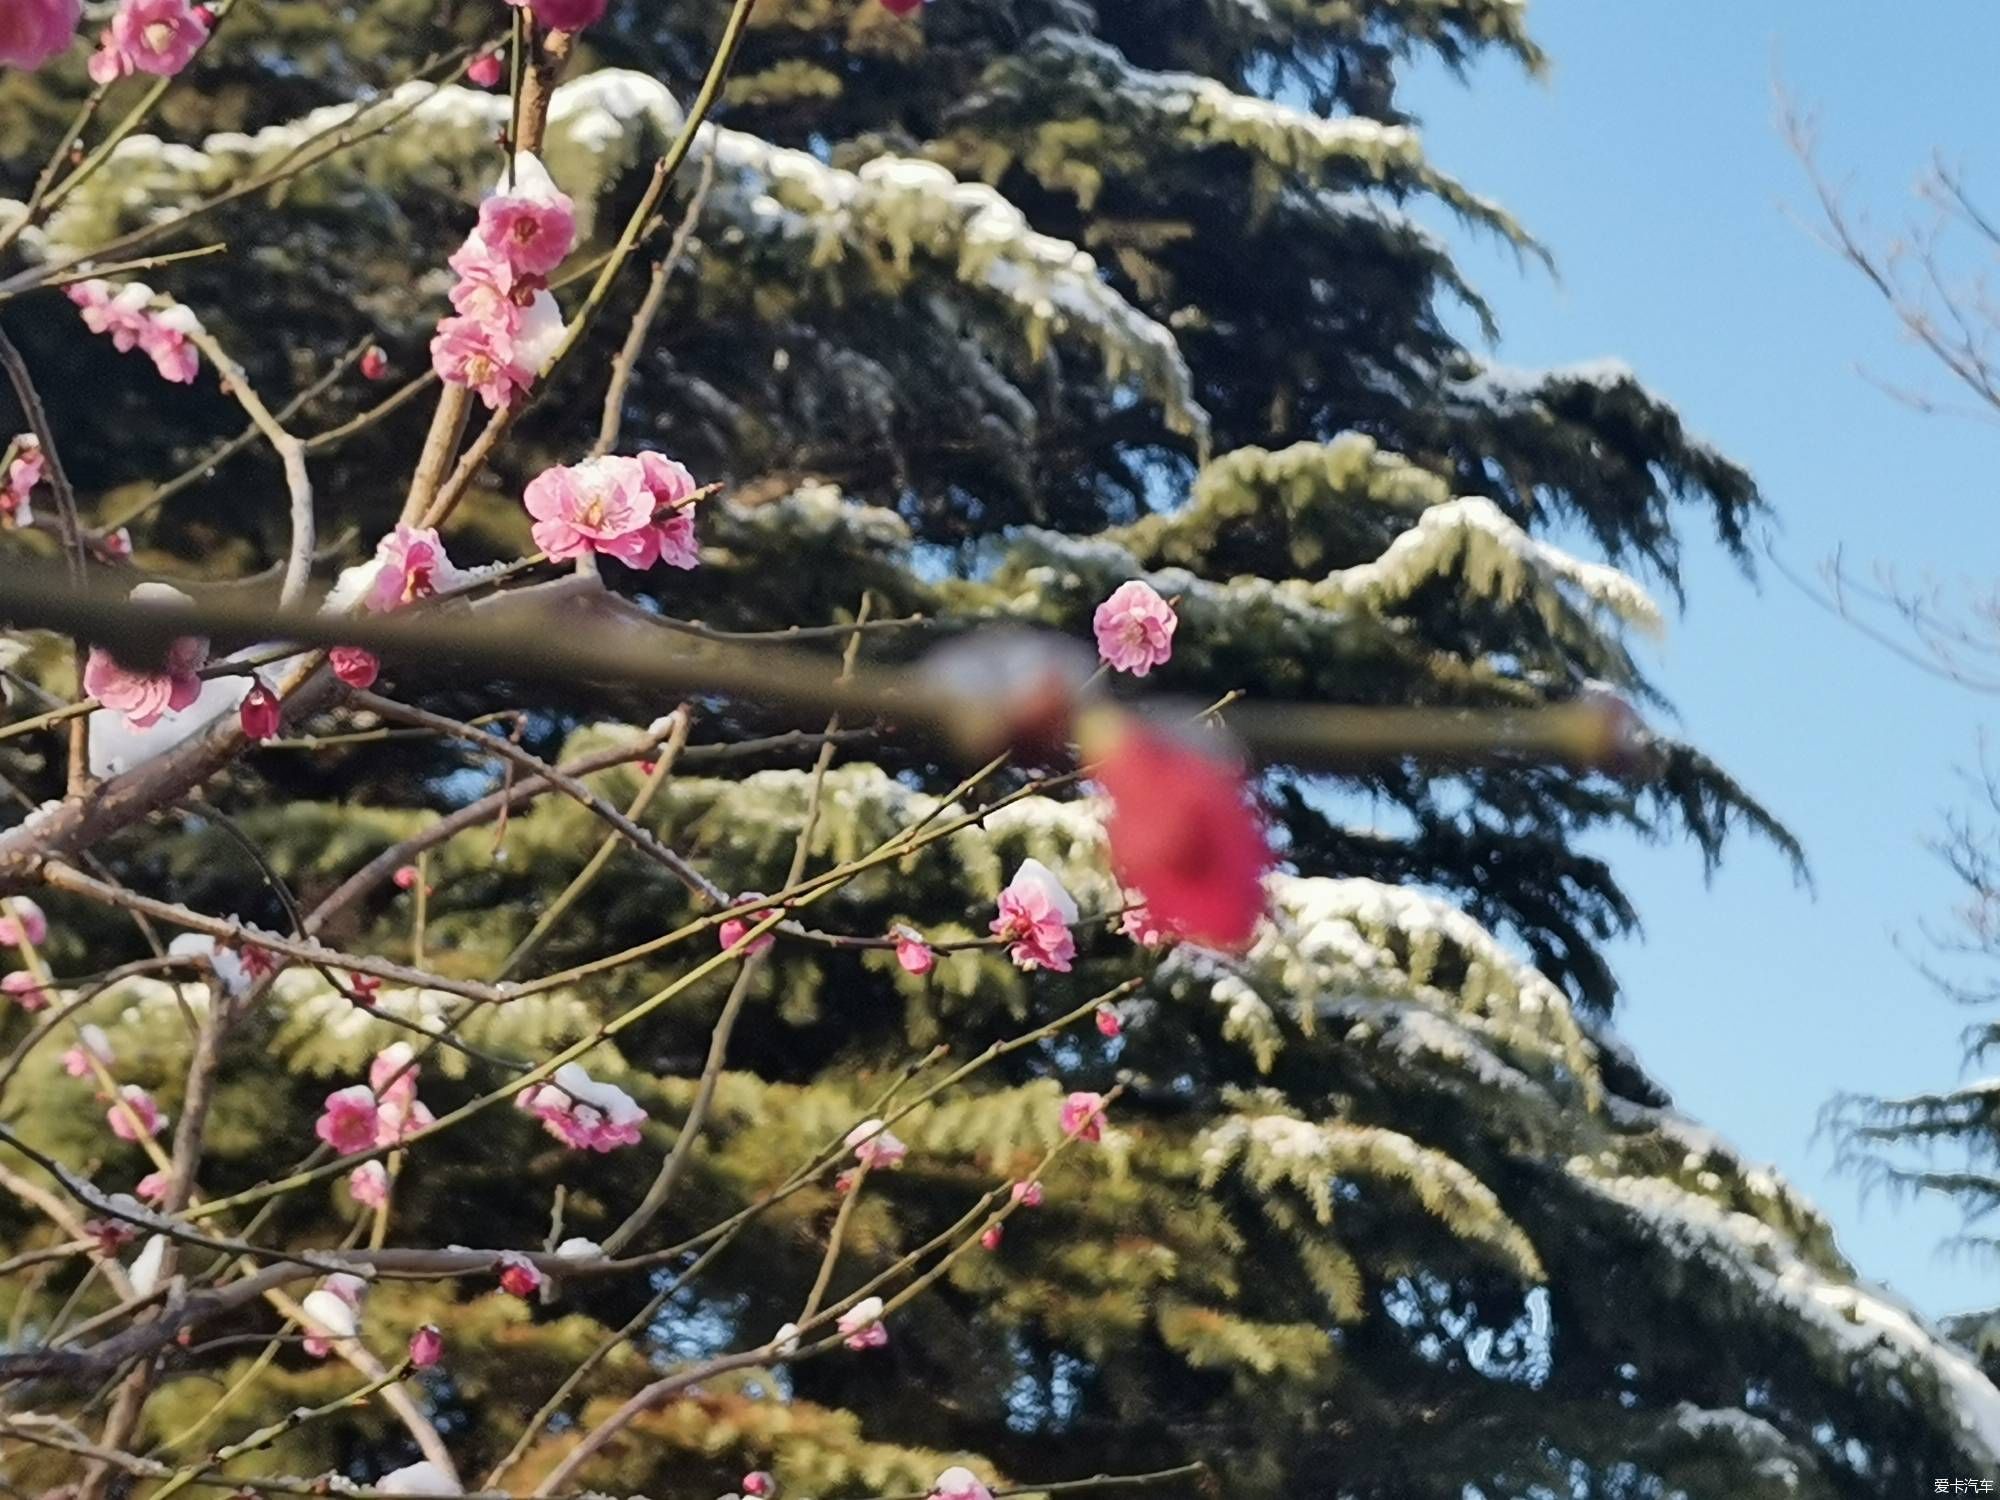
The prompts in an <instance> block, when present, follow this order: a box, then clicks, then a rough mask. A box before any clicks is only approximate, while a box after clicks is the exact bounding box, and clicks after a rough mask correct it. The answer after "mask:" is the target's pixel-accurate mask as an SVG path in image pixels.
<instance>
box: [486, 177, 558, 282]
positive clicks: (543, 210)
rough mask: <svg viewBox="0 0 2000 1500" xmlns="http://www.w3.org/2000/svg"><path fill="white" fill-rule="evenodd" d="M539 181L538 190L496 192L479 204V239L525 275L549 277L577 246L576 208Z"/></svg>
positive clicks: (551, 187)
mask: <svg viewBox="0 0 2000 1500" xmlns="http://www.w3.org/2000/svg"><path fill="white" fill-rule="evenodd" d="M517 170H518V169H517ZM542 178H543V184H545V186H543V185H539V184H538V186H541V188H542V190H540V191H530V192H519V191H517V192H513V193H496V194H494V195H493V196H492V197H491V198H488V199H487V200H486V201H485V202H484V203H482V204H480V205H479V229H478V235H479V238H480V240H481V241H482V242H483V243H484V244H486V245H487V246H489V247H490V248H491V249H493V250H495V251H497V252H499V253H500V254H501V255H503V256H505V257H506V258H507V262H508V264H510V265H511V266H513V268H514V269H515V270H516V271H517V272H520V273H523V274H525V275H528V276H546V275H548V274H549V272H551V271H553V270H554V269H555V268H556V267H557V266H559V265H561V264H562V263H563V257H564V256H566V255H568V254H569V252H570V247H571V246H573V245H574V244H575V243H576V208H575V205H574V204H573V203H571V201H570V199H569V195H568V194H566V193H562V192H558V191H557V190H556V187H555V184H554V183H551V182H548V181H547V173H546V172H544V173H543V174H542Z"/></svg>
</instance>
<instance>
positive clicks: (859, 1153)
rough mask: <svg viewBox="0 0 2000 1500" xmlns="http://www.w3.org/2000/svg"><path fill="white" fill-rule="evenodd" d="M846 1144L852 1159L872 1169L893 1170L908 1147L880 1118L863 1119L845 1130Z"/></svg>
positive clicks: (907, 1153) (907, 1150)
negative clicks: (852, 1155)
mask: <svg viewBox="0 0 2000 1500" xmlns="http://www.w3.org/2000/svg"><path fill="white" fill-rule="evenodd" d="M846 1144H847V1145H848V1147H849V1148H850V1149H852V1150H853V1152H854V1159H855V1160H856V1161H858V1162H860V1163H861V1165H862V1166H864V1167H867V1168H869V1169H870V1170H872V1171H877V1172H882V1171H893V1170H895V1169H896V1168H898V1167H900V1166H902V1164H903V1158H904V1157H906V1156H908V1155H909V1154H910V1148H909V1147H908V1146H906V1145H904V1144H903V1143H902V1142H901V1141H899V1140H897V1139H896V1137H895V1136H893V1135H891V1134H890V1133H889V1130H888V1128H887V1127H886V1126H884V1125H883V1123H882V1122H881V1121H880V1120H863V1121H862V1122H861V1123H860V1124H859V1125H857V1126H855V1127H854V1128H853V1129H852V1130H850V1131H848V1132H847V1142H846Z"/></svg>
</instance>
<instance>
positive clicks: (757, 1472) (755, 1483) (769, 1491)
mask: <svg viewBox="0 0 2000 1500" xmlns="http://www.w3.org/2000/svg"><path fill="white" fill-rule="evenodd" d="M739 1487H740V1488H741V1489H742V1491H743V1493H744V1494H746V1495H748V1496H750V1497H751V1500H767V1497H769V1496H771V1495H775V1494H776V1493H777V1492H778V1481H777V1480H776V1479H775V1478H773V1477H772V1476H771V1475H770V1474H767V1473H766V1472H765V1471H764V1470H762V1469H753V1470H751V1471H750V1472H749V1473H748V1474H745V1475H744V1476H743V1478H742V1481H741V1482H740V1485H739Z"/></svg>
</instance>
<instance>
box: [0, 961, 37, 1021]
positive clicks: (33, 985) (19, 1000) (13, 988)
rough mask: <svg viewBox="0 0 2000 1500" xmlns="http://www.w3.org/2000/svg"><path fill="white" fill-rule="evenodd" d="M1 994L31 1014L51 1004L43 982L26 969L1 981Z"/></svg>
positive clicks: (17, 971)
mask: <svg viewBox="0 0 2000 1500" xmlns="http://www.w3.org/2000/svg"><path fill="white" fill-rule="evenodd" d="M0 992H4V993H5V994H6V995H8V996H9V997H10V998H11V999H12V1000H13V1002H14V1003H15V1004H16V1005H18V1006H20V1007H21V1009H22V1010H25V1011H28V1012H30V1013H33V1012H34V1011H38V1010H42V1009H44V1008H46V1007H47V1005H48V1003H49V992H48V991H47V990H46V989H45V988H43V986H42V982H41V980H39V979H37V978H36V977H35V976H34V975H33V974H32V973H30V972H29V971H28V970H26V969H15V970H14V971H13V972H12V973H10V974H9V975H8V976H7V977H6V978H5V979H0Z"/></svg>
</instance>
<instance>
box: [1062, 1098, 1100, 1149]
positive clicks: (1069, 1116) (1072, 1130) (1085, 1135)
mask: <svg viewBox="0 0 2000 1500" xmlns="http://www.w3.org/2000/svg"><path fill="white" fill-rule="evenodd" d="M1061 1125H1062V1133H1063V1134H1064V1135H1073V1136H1075V1137H1076V1138H1077V1139H1078V1140H1080V1141H1096V1140H1101V1139H1103V1136H1104V1096H1103V1095H1102V1094H1090V1093H1084V1092H1082V1091H1081V1090H1079V1091H1078V1092H1076V1093H1074V1094H1071V1095H1070V1096H1069V1097H1068V1098H1067V1099H1065V1100H1063V1107H1062V1120H1061Z"/></svg>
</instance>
